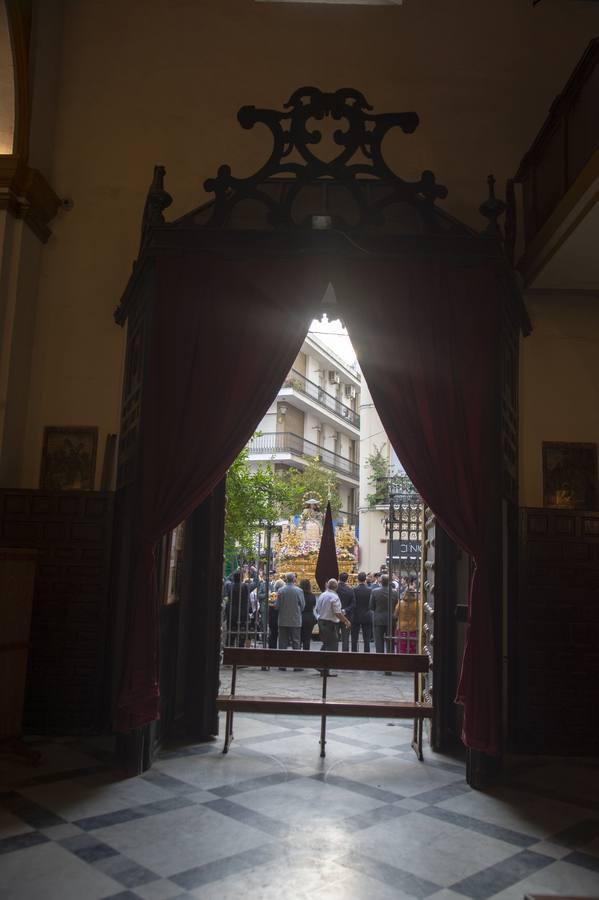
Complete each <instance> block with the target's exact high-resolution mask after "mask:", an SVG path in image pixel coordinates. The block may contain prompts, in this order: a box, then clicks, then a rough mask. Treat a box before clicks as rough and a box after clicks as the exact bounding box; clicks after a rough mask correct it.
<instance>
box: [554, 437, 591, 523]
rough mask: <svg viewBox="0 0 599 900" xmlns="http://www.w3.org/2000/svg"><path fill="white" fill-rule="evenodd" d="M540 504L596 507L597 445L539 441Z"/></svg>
mask: <svg viewBox="0 0 599 900" xmlns="http://www.w3.org/2000/svg"><path fill="white" fill-rule="evenodd" d="M543 506H550V507H553V508H555V509H587V510H595V509H597V444H586V443H582V444H581V443H567V442H551V441H543Z"/></svg>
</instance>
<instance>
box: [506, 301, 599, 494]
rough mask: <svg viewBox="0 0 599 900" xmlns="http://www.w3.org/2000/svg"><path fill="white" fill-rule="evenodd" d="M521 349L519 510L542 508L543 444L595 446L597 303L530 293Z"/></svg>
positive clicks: (598, 431) (598, 416)
mask: <svg viewBox="0 0 599 900" xmlns="http://www.w3.org/2000/svg"><path fill="white" fill-rule="evenodd" d="M526 303H527V307H528V311H529V314H530V317H531V320H532V325H533V331H532V334H531V335H529V337H527V338H524V339H523V340H522V342H521V349H520V506H542V505H543V465H542V443H543V441H573V442H589V443H595V444H599V299H598V298H597V297H596V296H593V295H588V294H587V295H585V294H572V295H566V294H563V293H561V292H560V293H555V294H551V293H549V294H536V293H535V294H534V295H528V296H527V298H526Z"/></svg>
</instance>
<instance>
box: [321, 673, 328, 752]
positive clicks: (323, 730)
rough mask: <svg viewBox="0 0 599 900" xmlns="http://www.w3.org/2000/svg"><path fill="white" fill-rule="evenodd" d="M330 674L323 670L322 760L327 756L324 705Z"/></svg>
mask: <svg viewBox="0 0 599 900" xmlns="http://www.w3.org/2000/svg"><path fill="white" fill-rule="evenodd" d="M328 674H329V670H328V669H323V670H322V702H323V713H322V715H321V717H320V758H321V759H323V758H324V757H325V756H326V753H325V749H324V748H325V744H326V742H327V717H326V713H325V712H324V710H325V709H326V707H325V706H324V704H325V703H326V699H327V676H328Z"/></svg>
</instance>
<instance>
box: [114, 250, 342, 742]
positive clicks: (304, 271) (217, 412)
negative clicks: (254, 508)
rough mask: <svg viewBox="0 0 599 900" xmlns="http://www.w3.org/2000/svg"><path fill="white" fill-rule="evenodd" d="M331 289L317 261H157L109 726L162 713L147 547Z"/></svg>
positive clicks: (254, 418)
mask: <svg viewBox="0 0 599 900" xmlns="http://www.w3.org/2000/svg"><path fill="white" fill-rule="evenodd" d="M327 283H328V282H326V280H325V279H324V277H323V276H322V275H321V272H320V267H319V266H318V265H314V263H312V264H311V265H308V264H307V263H306V262H304V261H302V260H297V259H285V258H282V259H266V260H265V259H262V260H260V259H247V260H243V259H242V260H235V261H231V260H228V259H227V260H225V259H223V258H222V257H216V256H213V257H210V256H207V255H200V254H197V253H195V254H192V253H187V254H165V255H164V256H162V257H159V258H158V260H157V273H156V286H157V290H156V296H155V299H154V308H153V311H152V317H151V335H150V338H149V341H148V344H149V346H148V351H147V352H148V365H147V374H146V378H145V383H144V388H143V397H142V413H141V424H140V435H139V440H140V448H141V451H140V463H139V480H138V509H139V515H138V523H139V526H138V528H137V530H136V533H135V534H134V536H133V547H134V549H133V560H134V573H133V584H132V600H131V604H130V616H129V622H128V632H129V633H128V652H127V657H126V659H125V662H124V672H123V677H122V682H121V690H120V695H119V703H118V709H117V717H116V723H115V727H116V730H117V731H124V732H127V731H130V730H132V729H134V728H138V727H141V726H143V725H145V724H147V723H149V722H152V721H154V720H155V719H156V718H158V708H159V681H158V678H159V672H158V597H157V587H156V577H155V566H154V562H155V560H154V550H155V545H156V543H157V541H158V540H159V539H160V537H161V536H162V535H163V534H165V533H166V532H167V531H169V530H170V529H172V528H174V527H175V526H176V525H177V524H178V523H179V522H181V521H182V520H183V519H185V518H187V517H188V516H189V515H190V514H191V513H192V512H193V510H194V509H195V508H196V507H197V506H198V505H199V504H200V503H201V502H202V501H203V500H204V499H205V497H207V496H208V494H209V493H210V492H211V491H212V490H213V489H214V488H215V487H216V485H217V484H218V483H219V481H220V480H221V479H222V478H223V476H224V475H225V473H226V471H227V469H228V468H229V466H230V465H231V463H232V462H233V460H234V459H235V457H236V456H237V454H238V453H239V451H240V450H241V449H242V448H243V447H244V446H245V445H246V444H247V442H248V440H249V439H250V437H251V436H252V433H253V432H254V430H255V428H256V426H257V425H258V423H259V422H260V420H261V418H262V417H263V416H264V414H265V413H266V411H267V409H268V407H269V406H270V404H271V403H272V401H273V399H274V398H275V396H276V394H277V391H278V390H279V388H280V386H281V383H282V382H283V380H284V378H285V376H286V375H287V373H288V371H289V369H290V368H291V366H292V364H293V361H294V359H295V357H296V355H297V353H298V352H299V350H300V348H301V344H302V341H303V339H304V337H305V334H306V331H307V329H308V327H309V324H310V319H311V318H312V313H313V311H314V309H313V306H311V303H312V304H313V303H314V302H316V303H318V301H319V299H320V298H321V297H322V295H323V293H324V289H325V287H326V284H327Z"/></svg>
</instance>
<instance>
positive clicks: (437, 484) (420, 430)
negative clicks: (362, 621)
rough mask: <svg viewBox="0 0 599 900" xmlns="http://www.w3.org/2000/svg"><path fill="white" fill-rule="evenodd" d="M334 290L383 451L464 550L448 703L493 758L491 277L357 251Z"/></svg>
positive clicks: (460, 266)
mask: <svg viewBox="0 0 599 900" xmlns="http://www.w3.org/2000/svg"><path fill="white" fill-rule="evenodd" d="M334 287H335V290H336V293H337V297H338V299H339V302H340V309H341V311H342V313H343V315H344V316H345V320H346V324H347V326H348V330H349V333H350V338H351V340H352V343H353V345H354V348H355V350H356V353H357V356H358V359H359V362H360V366H361V368H362V371H363V373H364V376H365V378H366V381H367V383H368V387H369V389H370V392H371V394H372V398H373V400H374V404H375V406H376V408H377V411H378V413H379V415H380V418H381V421H382V423H383V426H384V428H385V430H386V432H387V434H388V436H389V440H390V441H391V444H392V445H393V448H394V449H395V451H396V453H397V455H398V457H399V459H400V460H401V461H402V463H403V465H404V467H405V469H406V472H407V473H408V475H409V477H410V478H411V480H412V481H413V483H414V485H415V486H416V488H417V490H418V491H419V493H420V494H421V496H422V497H423V498H424V500H425V501H426V503H427V504H428V505H429V506H430V508H431V509H432V510H433V511H434V513H435V515H436V517H437V519H438V520H439V522H440V523H441V525H442V527H443V528H444V529H445V530H446V531H447V532H448V534H449V535H450V536H451V537H452V538H453V540H455V541H456V543H457V544H459V545H460V546H461V547H462V548H463V549H465V550H466V551H467V552H468V553H470V554H471V555H472V556H473V557H474V560H475V565H476V570H475V574H474V578H473V581H472V584H471V586H470V596H469V621H468V629H467V638H466V648H465V653H464V659H463V666H462V674H461V679H460V686H459V690H458V697H457V700H458V702H461V703H462V704H463V705H464V727H463V740H464V743H465V744H466V746H468V747H471V748H473V749H477V750H482V751H485V752H487V753H491V754H497V753H499V752H500V745H501V738H500V721H501V711H500V689H499V676H498V659H499V654H498V646H499V644H498V640H499V636H498V634H497V629H496V627H495V622H494V617H495V615H496V611H497V608H498V604H499V595H500V586H499V585H498V584H493V583H492V580H493V577H494V570H493V569H492V566H493V563H492V561H491V559H490V558H489V557H490V555H492V554H490V553H489V546H490V542H493V541H496V540H497V539H498V535H497V532H496V530H495V525H496V522H495V519H496V518H497V511H498V504H497V497H498V479H499V474H500V469H499V448H500V433H499V386H498V372H499V364H498V352H499V334H500V328H499V324H500V308H501V304H500V301H501V286H500V282H499V275H498V274H497V272H496V271H495V270H494V269H493V267H492V265H490V264H489V263H488V262H487V263H485V262H480V263H478V264H476V263H474V264H473V263H472V262H471V263H470V264H467V263H465V262H462V263H460V262H456V261H455V260H454V261H451V260H449V259H441V258H437V259H434V258H431V257H428V258H418V257H415V258H413V259H411V260H408V259H405V260H403V261H401V260H394V261H387V260H385V261H381V260H369V259H365V260H359V261H352V262H351V263H349V264H348V265H347V266H345V267H344V268H343V270H341V271H340V272H339V274H338V276H337V278H336V280H335V282H334Z"/></svg>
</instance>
